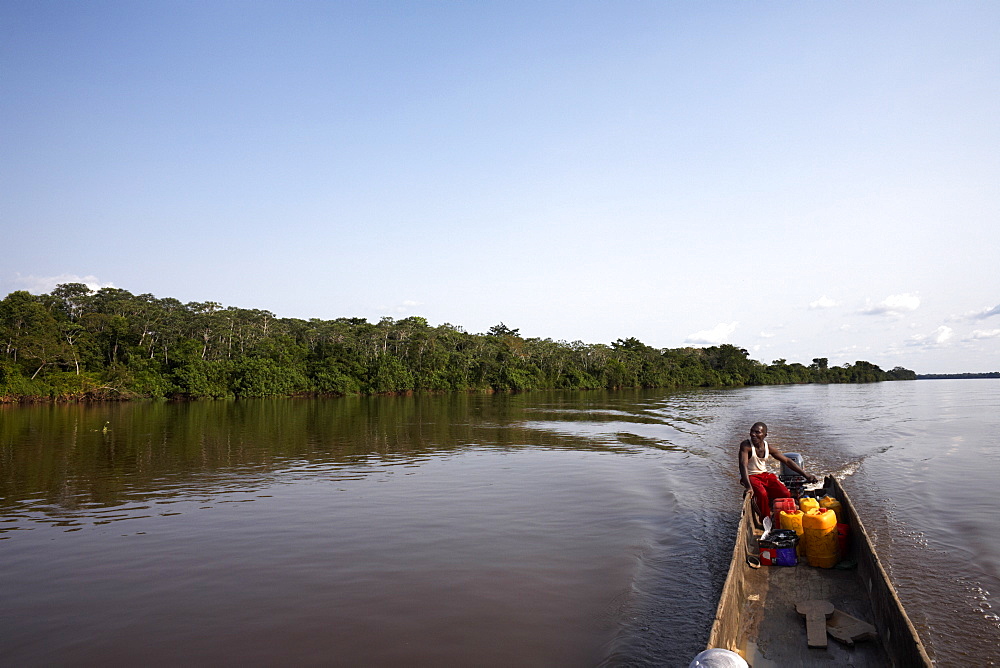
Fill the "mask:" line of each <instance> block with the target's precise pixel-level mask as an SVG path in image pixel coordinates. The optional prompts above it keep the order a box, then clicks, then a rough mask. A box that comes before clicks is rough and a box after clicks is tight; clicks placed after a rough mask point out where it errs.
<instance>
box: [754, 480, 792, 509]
mask: <svg viewBox="0 0 1000 668" xmlns="http://www.w3.org/2000/svg"><path fill="white" fill-rule="evenodd" d="M748 477H749V478H750V487H752V488H753V500H754V501H756V502H757V509H758V510H760V516H761V519H763V518H765V517H770V516H771V501H772V500H773V499H782V498H786V497H790V496H791V495H792V494H791V492H789V491H788V488H787V487H785V486H784V485H783V484H781V481H780V480H778V476H776V475H774V474H773V473H758V474H757V475H752V476H748Z"/></svg>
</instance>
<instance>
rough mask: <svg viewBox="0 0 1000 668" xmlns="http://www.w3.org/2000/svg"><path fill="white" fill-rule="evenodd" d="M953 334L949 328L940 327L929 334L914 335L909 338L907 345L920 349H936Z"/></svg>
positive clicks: (945, 326)
mask: <svg viewBox="0 0 1000 668" xmlns="http://www.w3.org/2000/svg"><path fill="white" fill-rule="evenodd" d="M954 333H955V332H954V330H953V329H952V328H951V327H949V326H947V325H941V326H940V327H938V328H937V329H935V330H934V331H933V332H931V333H930V334H926V335H925V334H915V335H913V336H911V337H910V340H909V341H907V345H909V346H917V347H921V348H937V347H939V346H942V345H944V344H945V343H947V342H948V341H949V340H950V339H951V337H952V335H953V334H954Z"/></svg>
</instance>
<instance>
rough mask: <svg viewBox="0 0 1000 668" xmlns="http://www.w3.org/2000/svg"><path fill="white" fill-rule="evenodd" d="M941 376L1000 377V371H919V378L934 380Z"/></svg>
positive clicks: (959, 377) (963, 377) (961, 377)
mask: <svg viewBox="0 0 1000 668" xmlns="http://www.w3.org/2000/svg"><path fill="white" fill-rule="evenodd" d="M941 378H953V379H954V378H958V379H967V378H1000V371H987V372H985V373H918V374H917V380H934V379H941Z"/></svg>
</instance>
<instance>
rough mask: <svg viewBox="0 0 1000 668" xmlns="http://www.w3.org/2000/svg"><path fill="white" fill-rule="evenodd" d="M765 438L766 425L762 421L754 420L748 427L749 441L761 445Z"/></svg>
mask: <svg viewBox="0 0 1000 668" xmlns="http://www.w3.org/2000/svg"><path fill="white" fill-rule="evenodd" d="M765 438H767V425H766V424H764V423H763V422H754V423H753V426H752V427H750V442H751V443H753V444H754V445H761V444H762V443H763V442H764V439H765Z"/></svg>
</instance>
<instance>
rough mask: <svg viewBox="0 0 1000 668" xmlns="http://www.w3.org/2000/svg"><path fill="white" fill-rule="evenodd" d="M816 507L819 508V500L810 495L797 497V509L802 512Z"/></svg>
mask: <svg viewBox="0 0 1000 668" xmlns="http://www.w3.org/2000/svg"><path fill="white" fill-rule="evenodd" d="M816 508H819V501H817V500H816V499H814V498H812V497H811V496H803V497H802V498H801V499H799V510H801V511H802V512H803V513H808V512H809V511H810V510H814V509H816Z"/></svg>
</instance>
